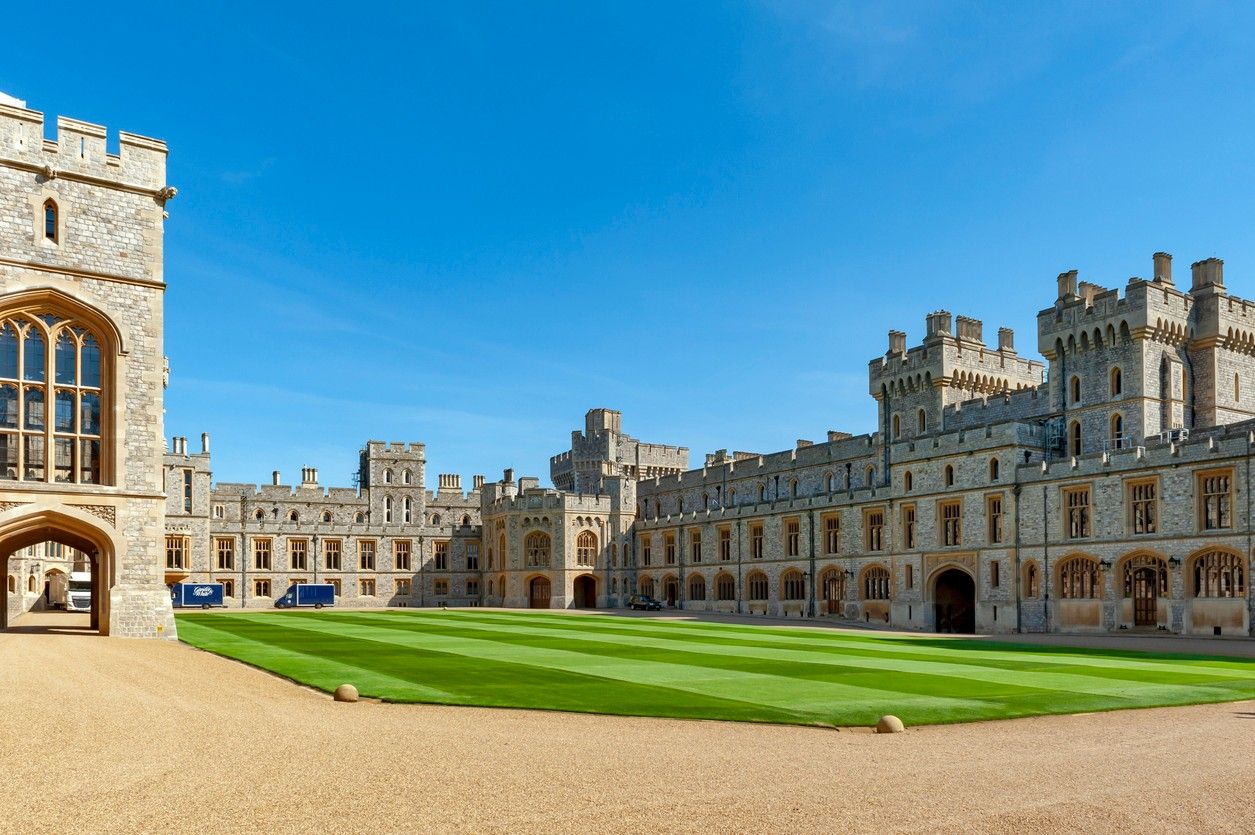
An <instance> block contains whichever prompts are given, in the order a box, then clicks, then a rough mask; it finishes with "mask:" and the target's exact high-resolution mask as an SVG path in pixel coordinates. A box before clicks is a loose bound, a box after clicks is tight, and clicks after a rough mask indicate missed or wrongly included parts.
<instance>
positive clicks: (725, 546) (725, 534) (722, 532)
mask: <svg viewBox="0 0 1255 835" xmlns="http://www.w3.org/2000/svg"><path fill="white" fill-rule="evenodd" d="M731 559H732V528H730V527H722V528H720V529H719V561H720V562H728V561H729V560H731Z"/></svg>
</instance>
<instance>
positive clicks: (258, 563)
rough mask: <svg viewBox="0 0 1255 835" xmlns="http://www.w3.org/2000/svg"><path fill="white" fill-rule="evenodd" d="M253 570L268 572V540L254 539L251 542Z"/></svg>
mask: <svg viewBox="0 0 1255 835" xmlns="http://www.w3.org/2000/svg"><path fill="white" fill-rule="evenodd" d="M253 568H256V569H258V570H259V571H269V570H270V540H269V539H261V538H258V539H254V540H253Z"/></svg>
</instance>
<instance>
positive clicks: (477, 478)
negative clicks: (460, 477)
mask: <svg viewBox="0 0 1255 835" xmlns="http://www.w3.org/2000/svg"><path fill="white" fill-rule="evenodd" d="M471 484H472V485H474V489H476V490H480V489H482V488H483V486H484V477H483V476H482V475H473V476H471Z"/></svg>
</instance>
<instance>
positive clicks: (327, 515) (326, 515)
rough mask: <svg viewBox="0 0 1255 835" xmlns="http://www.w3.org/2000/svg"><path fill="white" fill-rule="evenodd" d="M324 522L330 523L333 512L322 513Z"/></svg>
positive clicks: (325, 511)
mask: <svg viewBox="0 0 1255 835" xmlns="http://www.w3.org/2000/svg"><path fill="white" fill-rule="evenodd" d="M322 520H323V521H324V522H330V521H331V511H330V510H324V511H323V512H322Z"/></svg>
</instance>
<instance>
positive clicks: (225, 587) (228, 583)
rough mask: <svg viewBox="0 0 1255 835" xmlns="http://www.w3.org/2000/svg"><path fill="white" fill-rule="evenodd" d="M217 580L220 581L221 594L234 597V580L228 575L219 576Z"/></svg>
mask: <svg viewBox="0 0 1255 835" xmlns="http://www.w3.org/2000/svg"><path fill="white" fill-rule="evenodd" d="M217 582H219V583H222V596H223V597H235V581H234V580H232V579H231V578H230V577H219V578H218V580H217Z"/></svg>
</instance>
